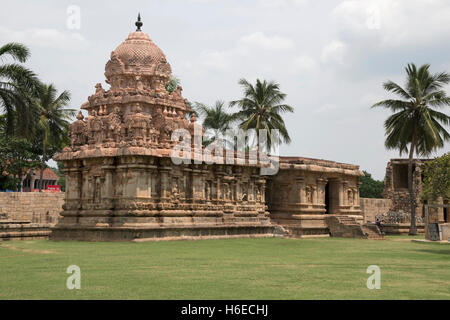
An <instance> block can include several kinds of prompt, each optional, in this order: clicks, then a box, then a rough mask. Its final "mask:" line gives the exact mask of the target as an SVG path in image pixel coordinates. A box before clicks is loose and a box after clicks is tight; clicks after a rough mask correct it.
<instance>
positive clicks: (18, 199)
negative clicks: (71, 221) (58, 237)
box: [0, 192, 64, 225]
mask: <svg viewBox="0 0 450 320" xmlns="http://www.w3.org/2000/svg"><path fill="white" fill-rule="evenodd" d="M63 204H64V192H60V193H44V192H42V193H38V192H0V216H1V215H2V214H6V217H7V218H8V219H11V220H25V221H30V222H34V223H48V224H51V225H54V224H55V223H56V222H57V221H58V218H59V217H60V215H59V214H60V212H61V211H62V205H63Z"/></svg>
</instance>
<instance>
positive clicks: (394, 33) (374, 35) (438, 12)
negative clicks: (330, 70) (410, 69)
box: [332, 0, 450, 47]
mask: <svg viewBox="0 0 450 320" xmlns="http://www.w3.org/2000/svg"><path fill="white" fill-rule="evenodd" d="M332 17H333V18H334V19H335V20H336V24H337V27H338V29H339V30H340V32H341V33H343V34H344V35H346V36H347V37H348V38H350V39H352V40H356V39H360V38H363V39H364V38H367V39H369V40H370V42H371V44H372V45H376V46H384V47H402V46H405V45H414V44H417V43H422V44H423V43H432V42H434V41H441V39H442V37H443V36H444V35H447V36H449V35H450V25H449V23H448V21H449V20H450V6H449V5H448V1H447V0H363V1H355V0H347V1H343V2H342V3H340V4H339V5H338V6H337V7H335V8H334V10H333V11H332Z"/></svg>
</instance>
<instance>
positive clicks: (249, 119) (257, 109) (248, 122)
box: [230, 79, 294, 152]
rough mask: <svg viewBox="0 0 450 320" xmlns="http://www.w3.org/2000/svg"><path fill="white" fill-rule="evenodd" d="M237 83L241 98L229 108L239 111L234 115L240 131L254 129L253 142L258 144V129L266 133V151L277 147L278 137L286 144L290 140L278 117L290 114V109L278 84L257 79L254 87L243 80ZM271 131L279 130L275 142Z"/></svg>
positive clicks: (291, 110)
mask: <svg viewBox="0 0 450 320" xmlns="http://www.w3.org/2000/svg"><path fill="white" fill-rule="evenodd" d="M239 84H240V85H241V86H242V87H243V89H244V97H243V98H242V99H240V100H236V101H232V102H230V106H231V107H232V106H237V107H238V108H239V109H240V110H239V111H238V112H237V113H235V115H234V117H235V118H236V119H239V120H240V124H239V127H240V128H241V129H243V130H244V131H248V130H250V129H254V130H255V131H256V138H257V141H259V130H260V129H265V130H267V135H268V137H267V141H266V147H267V150H268V152H270V150H271V149H272V147H274V146H275V145H277V144H278V140H279V138H280V139H281V140H282V141H283V142H284V143H290V142H291V138H290V136H289V133H288V131H287V129H286V125H285V123H284V120H283V118H282V116H281V114H282V113H285V112H294V108H293V107H291V106H290V105H287V104H283V101H284V99H285V98H286V94H285V93H282V92H281V91H280V85H279V84H278V83H275V82H273V81H270V82H267V81H266V80H264V81H262V82H261V81H260V80H259V79H257V80H256V85H252V84H251V83H249V82H248V81H247V80H245V79H241V80H239ZM274 129H276V130H278V131H279V136H276V135H274V136H275V138H276V139H275V140H274V141H272V138H273V137H272V133H274V131H273V130H274Z"/></svg>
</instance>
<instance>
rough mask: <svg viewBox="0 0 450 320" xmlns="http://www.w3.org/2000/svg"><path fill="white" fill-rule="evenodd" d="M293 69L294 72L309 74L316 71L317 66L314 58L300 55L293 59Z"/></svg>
mask: <svg viewBox="0 0 450 320" xmlns="http://www.w3.org/2000/svg"><path fill="white" fill-rule="evenodd" d="M294 68H295V71H298V72H300V73H302V72H305V73H309V72H312V71H316V70H317V68H318V64H317V62H316V60H315V59H314V58H312V57H310V56H308V55H301V56H299V57H297V58H295V59H294Z"/></svg>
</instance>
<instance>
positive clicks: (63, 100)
mask: <svg viewBox="0 0 450 320" xmlns="http://www.w3.org/2000/svg"><path fill="white" fill-rule="evenodd" d="M69 102H70V94H69V92H68V91H63V92H62V93H61V94H60V95H59V96H58V95H57V90H56V88H55V87H54V86H53V85H52V84H50V85H45V84H43V85H42V89H41V92H40V95H39V96H38V98H37V99H36V100H35V105H36V109H37V110H39V122H38V126H37V127H38V135H37V138H38V140H39V141H40V145H41V175H40V183H39V191H41V190H42V179H43V174H44V169H45V168H46V163H47V161H48V160H50V159H51V158H52V157H53V156H54V155H55V154H56V153H57V152H59V151H60V150H61V149H62V148H63V147H64V146H66V145H68V144H69V137H68V134H67V132H68V127H69V124H70V122H69V121H70V120H71V119H72V117H74V116H75V110H73V109H66V108H65V107H66V106H67V105H68V104H69Z"/></svg>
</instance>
